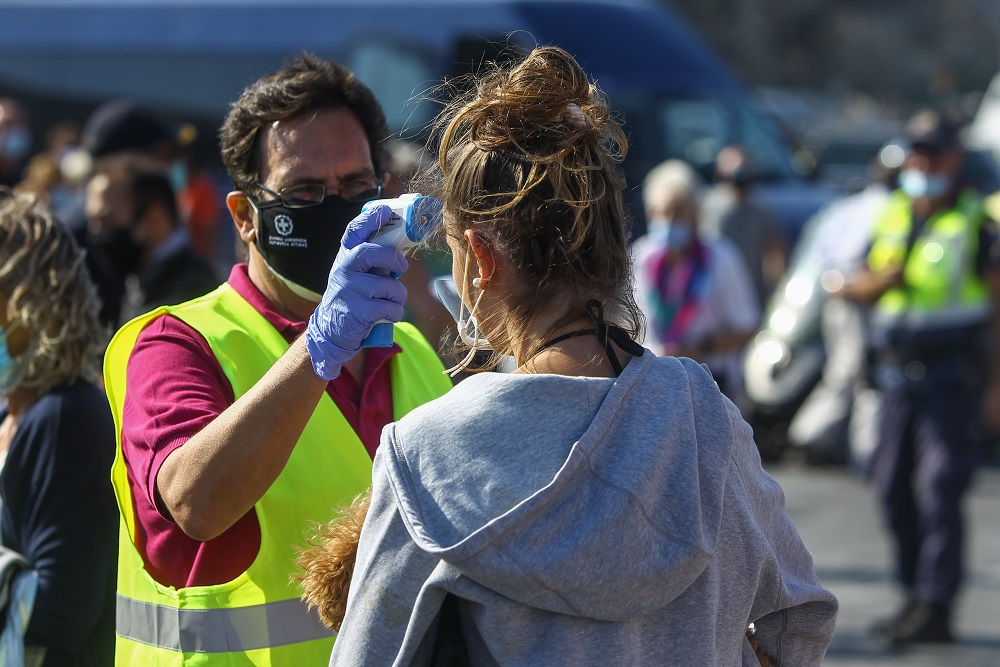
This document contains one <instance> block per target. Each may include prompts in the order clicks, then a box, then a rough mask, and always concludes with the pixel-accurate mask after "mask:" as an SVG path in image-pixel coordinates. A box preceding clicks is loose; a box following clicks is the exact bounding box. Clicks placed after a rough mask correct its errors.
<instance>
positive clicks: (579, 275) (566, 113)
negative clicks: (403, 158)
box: [435, 46, 639, 334]
mask: <svg viewBox="0 0 1000 667" xmlns="http://www.w3.org/2000/svg"><path fill="white" fill-rule="evenodd" d="M436 131H437V132H436V136H437V137H439V148H438V151H439V152H438V164H437V165H436V168H435V171H436V173H437V176H438V185H439V188H438V191H437V192H436V194H437V195H438V196H439V197H441V199H442V200H443V202H444V209H445V212H446V228H445V232H446V233H447V234H449V235H450V236H452V237H454V238H461V235H462V233H463V232H464V231H465V229H468V228H471V227H475V228H476V229H480V230H483V231H486V232H488V233H489V235H490V236H491V237H492V238H493V239H494V240H495V241H496V242H497V244H498V246H499V247H500V248H501V249H502V251H503V252H505V253H506V254H507V257H508V259H509V260H510V262H511V264H512V265H513V266H514V268H515V270H516V271H518V272H519V274H520V276H519V277H520V279H521V280H520V281H519V282H520V283H521V284H522V285H523V286H524V289H523V293H522V294H518V295H514V298H513V299H511V302H512V304H511V305H512V312H511V314H510V316H509V317H510V318H513V321H510V322H508V325H510V324H513V325H514V326H515V329H514V330H515V331H516V330H518V329H517V328H516V327H517V326H518V325H521V326H522V327H523V325H526V324H527V322H529V321H530V320H531V318H532V317H533V316H534V315H536V314H537V312H538V311H539V310H540V309H541V308H542V307H544V306H545V305H546V304H547V303H549V302H550V301H551V299H552V298H553V297H554V296H556V295H558V296H559V297H560V300H561V301H563V302H565V303H567V305H569V307H570V308H569V310H568V311H567V318H566V319H567V320H571V319H574V318H577V317H579V315H580V313H583V312H584V311H585V304H586V302H587V301H588V300H589V299H599V300H601V301H602V302H604V304H605V312H606V313H608V314H609V319H610V318H614V321H615V323H616V324H619V325H621V326H623V327H625V328H626V329H627V330H629V331H630V332H632V333H633V334H635V333H636V332H637V330H638V326H639V315H638V309H637V308H636V306H635V302H634V299H633V297H632V272H631V267H630V263H629V256H628V240H629V230H628V226H627V224H626V220H625V212H624V204H623V200H622V192H623V189H624V178H623V177H622V175H621V171H620V169H619V165H620V163H621V161H622V160H623V159H624V157H625V153H626V151H627V141H626V139H625V135H624V133H623V132H622V130H621V128H620V127H619V126H618V124H617V123H616V122H614V120H613V119H612V118H611V112H610V109H609V107H608V104H607V101H606V100H605V98H604V96H603V94H602V93H601V92H600V90H599V89H598V88H597V87H596V85H594V84H593V83H591V81H590V80H589V79H588V77H587V75H586V73H585V72H584V71H583V69H582V68H581V67H580V65H579V64H578V63H577V62H576V60H574V59H573V57H572V56H571V55H569V54H568V53H567V52H566V51H564V50H562V49H560V48H557V47H551V46H547V47H537V48H535V49H534V50H533V51H531V53H529V54H528V55H527V56H526V57H525V58H524V59H523V60H521V61H520V62H517V63H516V64H513V65H511V66H508V67H499V66H496V67H494V68H493V69H492V70H491V71H489V72H488V73H486V74H484V75H480V76H478V77H476V78H475V79H474V85H473V86H472V87H471V89H470V90H469V92H468V93H466V95H465V96H462V97H459V98H457V99H455V100H453V101H452V102H451V103H450V104H449V105H448V106H447V107H446V109H445V111H444V112H443V113H442V114H441V116H439V118H438V122H437V126H436ZM508 330H510V329H509V327H508Z"/></svg>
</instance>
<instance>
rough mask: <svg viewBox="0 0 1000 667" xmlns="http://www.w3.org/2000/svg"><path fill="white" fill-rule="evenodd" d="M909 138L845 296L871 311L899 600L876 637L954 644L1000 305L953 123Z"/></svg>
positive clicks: (932, 117)
mask: <svg viewBox="0 0 1000 667" xmlns="http://www.w3.org/2000/svg"><path fill="white" fill-rule="evenodd" d="M907 137H908V139H909V148H910V150H909V154H908V156H907V158H906V161H905V163H904V164H903V167H902V170H901V172H900V176H899V186H900V187H899V189H898V190H896V191H895V192H894V193H892V195H891V196H890V198H889V201H888V202H887V204H886V205H885V207H884V209H883V210H882V211H881V214H880V216H879V218H878V219H877V221H876V223H875V227H874V230H873V233H872V240H871V246H870V250H869V252H868V260H867V267H865V268H864V269H862V270H861V271H859V272H858V273H857V274H856V275H855V276H854V277H853V278H852V279H851V280H849V281H848V283H847V284H846V285H845V287H844V289H843V296H845V297H848V298H852V299H855V300H858V301H861V302H863V303H866V304H869V305H870V306H871V312H870V315H871V320H870V321H871V331H870V341H869V346H870V361H871V372H872V374H873V380H874V381H875V383H876V386H877V387H878V389H879V390H880V391H881V392H882V396H883V405H882V410H881V413H880V416H879V425H878V435H879V443H878V446H877V448H876V451H875V453H874V455H873V458H872V461H871V468H870V474H871V477H872V481H873V483H874V485H875V488H876V490H877V493H878V496H879V499H880V502H881V504H882V507H883V510H884V513H885V519H886V522H887V525H888V528H889V531H890V532H891V535H892V538H893V542H894V547H895V557H896V567H897V572H896V575H897V578H898V580H899V582H900V584H901V585H902V586H903V588H904V592H905V602H904V604H903V605H902V608H901V609H900V610H899V612H898V613H897V614H895V615H894V616H893V617H891V618H889V619H887V620H885V621H883V622H880V623H879V624H878V625H877V626H876V628H875V630H876V632H877V633H878V634H879V635H880V636H881V638H883V639H884V640H886V641H888V642H891V643H893V644H905V643H910V642H950V641H952V630H951V610H952V604H953V600H954V599H955V595H956V592H957V591H958V588H959V583H960V581H961V578H962V558H963V539H964V535H963V527H964V522H963V520H962V511H961V507H962V497H963V496H964V494H965V492H966V491H967V489H968V488H969V485H970V482H971V479H972V476H973V472H974V470H975V468H976V465H977V462H978V460H979V458H980V451H981V447H982V444H981V442H980V437H979V436H980V432H981V431H982V427H983V425H985V426H988V427H991V428H996V424H993V423H990V422H991V421H992V422H996V421H997V420H998V419H1000V373H998V372H997V361H998V356H1000V355H998V354H997V350H998V349H1000V345H998V344H997V337H996V333H995V332H996V327H993V328H992V329H993V332H994V333H992V334H991V332H990V328H991V327H990V322H991V319H993V317H992V316H995V315H996V313H997V312H998V309H997V298H998V295H1000V252H998V251H1000V244H998V243H997V239H998V234H997V229H996V223H995V222H994V221H992V220H990V219H989V218H988V217H987V215H986V214H985V213H984V210H983V200H982V197H981V195H980V194H979V193H977V192H975V191H974V190H972V189H969V188H966V187H964V186H963V183H962V181H961V178H960V174H961V169H962V165H963V150H962V146H961V143H960V141H959V137H958V131H957V127H956V126H955V125H954V124H953V123H952V122H950V121H949V120H948V119H947V118H946V117H945V116H943V115H942V114H940V113H937V112H935V111H929V110H927V111H922V112H920V113H918V114H916V115H915V116H914V117H913V118H912V119H911V120H910V122H909V123H908V125H907ZM991 314H992V316H991ZM987 359H989V361H990V363H986V360H987ZM982 399H985V400H982ZM981 417H982V418H985V420H987V421H986V422H984V421H983V420H982V419H981Z"/></svg>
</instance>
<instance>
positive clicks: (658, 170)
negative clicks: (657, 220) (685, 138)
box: [642, 160, 704, 213]
mask: <svg viewBox="0 0 1000 667" xmlns="http://www.w3.org/2000/svg"><path fill="white" fill-rule="evenodd" d="M703 184H704V183H703V181H702V178H701V176H700V175H699V174H698V172H697V171H695V170H694V168H693V167H691V165H689V164H688V163H687V162H684V161H682V160H667V161H665V162H661V163H660V164H658V165H656V166H655V167H653V168H652V169H650V170H649V173H648V174H646V178H645V179H644V180H643V182H642V203H643V205H644V206H645V207H646V212H647V213H648V212H649V211H650V210H651V209H653V208H655V207H656V206H657V205H658V204H660V203H662V202H663V201H664V200H674V201H678V200H680V201H684V202H688V203H690V204H692V205H693V206H697V205H698V203H699V201H700V199H701V191H702V187H703Z"/></svg>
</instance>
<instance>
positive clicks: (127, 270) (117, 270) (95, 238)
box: [90, 227, 143, 278]
mask: <svg viewBox="0 0 1000 667" xmlns="http://www.w3.org/2000/svg"><path fill="white" fill-rule="evenodd" d="M90 239H91V240H90V242H91V246H92V247H93V249H94V259H96V260H97V262H98V264H100V265H101V266H102V267H103V268H104V269H105V270H106V271H110V272H112V273H114V274H117V275H118V276H120V277H122V278H124V277H125V276H127V275H130V274H133V273H135V272H136V271H138V270H139V260H140V259H141V257H142V251H143V248H142V246H141V245H139V244H138V243H136V242H135V241H134V240H133V239H132V230H131V229H130V228H128V227H117V228H115V229H106V230H102V231H100V232H97V233H96V234H91V237H90Z"/></svg>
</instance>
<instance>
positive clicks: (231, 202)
mask: <svg viewBox="0 0 1000 667" xmlns="http://www.w3.org/2000/svg"><path fill="white" fill-rule="evenodd" d="M226 208H228V209H229V215H230V217H231V218H232V219H233V224H235V225H236V233H237V234H239V235H240V239H242V240H243V242H244V243H247V244H250V243H253V242H254V241H255V240H256V239H257V229H256V227H255V226H254V224H253V218H254V211H253V207H252V206H250V202H249V201H248V200H247V196H246V195H245V194H243V192H241V191H240V190H234V191H233V192H230V193H229V194H228V195H226Z"/></svg>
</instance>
